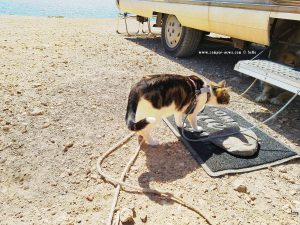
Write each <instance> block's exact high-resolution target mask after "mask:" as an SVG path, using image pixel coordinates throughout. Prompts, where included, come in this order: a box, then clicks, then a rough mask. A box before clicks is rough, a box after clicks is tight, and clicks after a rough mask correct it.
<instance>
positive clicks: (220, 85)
mask: <svg viewBox="0 0 300 225" xmlns="http://www.w3.org/2000/svg"><path fill="white" fill-rule="evenodd" d="M218 86H219V87H220V88H224V87H225V86H226V81H225V80H222V81H220V82H219V83H218Z"/></svg>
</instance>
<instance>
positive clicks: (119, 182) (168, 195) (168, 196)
mask: <svg viewBox="0 0 300 225" xmlns="http://www.w3.org/2000/svg"><path fill="white" fill-rule="evenodd" d="M134 134H135V133H131V134H129V135H128V136H126V137H125V138H124V139H122V140H121V141H119V142H118V143H117V144H115V145H114V146H112V147H111V148H110V149H109V150H107V151H106V152H105V153H104V154H103V155H102V156H101V157H99V158H98V160H97V164H96V166H97V170H98V172H99V173H100V175H101V176H102V177H104V178H105V179H106V180H107V181H109V182H111V183H113V184H115V185H117V186H116V189H115V194H114V198H113V202H112V205H111V210H110V213H109V217H108V219H107V222H106V225H111V224H112V219H113V215H114V212H115V207H116V204H117V201H118V196H119V193H120V188H121V187H123V188H124V187H127V188H130V189H134V190H135V191H137V192H139V193H143V194H145V193H147V194H155V195H158V196H160V197H164V198H166V199H169V200H173V201H174V202H177V203H179V204H181V205H182V206H185V207H186V208H188V209H190V210H192V211H194V212H195V213H197V214H198V215H200V216H201V217H202V218H203V219H204V220H205V221H206V222H207V223H208V224H210V225H211V224H213V223H212V222H211V221H210V220H209V219H208V218H207V217H206V216H204V214H203V213H202V212H201V211H200V210H199V209H197V208H195V207H194V206H193V205H191V204H189V203H187V202H185V201H184V200H183V199H181V198H180V197H177V196H174V195H173V194H171V193H169V192H164V191H158V190H152V189H149V188H141V187H139V186H135V185H132V184H128V183H126V182H124V180H125V175H126V173H127V172H128V171H129V169H130V167H131V166H132V164H133V163H134V162H135V160H136V158H137V156H138V154H139V152H140V149H141V145H142V144H143V142H142V143H140V145H139V147H138V148H137V149H136V151H135V154H134V156H133V157H132V158H131V160H130V161H129V162H128V164H127V165H126V168H125V169H124V171H123V173H122V175H121V179H120V180H118V179H115V178H113V177H111V176H110V175H109V174H106V173H105V172H104V171H103V169H102V167H101V164H102V162H103V161H104V160H105V159H106V158H107V157H108V156H109V155H110V154H111V153H113V152H114V151H116V150H117V149H119V148H120V147H121V146H122V145H124V144H125V143H127V142H128V141H129V140H130V139H131V138H132V137H133V135H134Z"/></svg>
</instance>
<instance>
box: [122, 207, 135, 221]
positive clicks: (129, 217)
mask: <svg viewBox="0 0 300 225" xmlns="http://www.w3.org/2000/svg"><path fill="white" fill-rule="evenodd" d="M120 220H121V222H122V223H128V222H133V211H132V210H131V209H128V208H123V209H122V210H121V212H120Z"/></svg>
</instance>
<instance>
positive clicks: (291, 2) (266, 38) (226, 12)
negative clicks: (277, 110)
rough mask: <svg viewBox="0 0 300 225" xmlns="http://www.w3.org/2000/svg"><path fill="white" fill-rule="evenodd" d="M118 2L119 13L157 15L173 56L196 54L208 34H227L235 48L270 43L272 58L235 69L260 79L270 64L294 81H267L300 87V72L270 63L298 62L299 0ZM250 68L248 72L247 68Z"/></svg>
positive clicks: (143, 16)
mask: <svg viewBox="0 0 300 225" xmlns="http://www.w3.org/2000/svg"><path fill="white" fill-rule="evenodd" d="M116 4H117V7H118V8H119V9H121V10H122V11H123V12H128V13H133V14H136V15H139V16H140V17H142V18H145V19H147V18H151V17H155V18H156V24H155V26H157V27H161V28H162V31H161V40H162V45H163V47H164V49H165V51H166V52H167V53H169V54H171V55H173V56H175V57H187V56H190V55H193V54H194V53H196V52H197V50H198V47H199V45H200V46H201V39H203V37H204V35H206V34H208V33H217V34H221V35H225V36H228V37H231V39H230V40H231V42H232V44H233V45H234V47H236V48H240V49H246V48H247V47H248V46H249V44H251V43H256V44H260V45H264V46H269V47H270V51H269V53H268V54H269V55H268V57H269V59H271V60H272V61H273V62H272V63H271V62H270V63H269V62H265V61H264V62H259V63H258V62H255V63H256V64H255V65H254V64H253V65H252V62H247V63H246V62H244V64H243V62H242V63H240V64H239V65H237V67H236V70H239V71H240V72H243V73H246V74H248V75H251V76H254V77H256V78H259V79H262V78H263V77H260V75H257V71H258V70H259V69H262V70H265V69H264V68H269V71H270V68H271V67H272V68H271V70H272V71H275V70H276V71H277V74H276V76H281V77H282V76H285V77H286V78H287V79H290V78H291V77H292V78H291V79H292V81H291V82H289V83H290V84H289V85H285V84H282V83H278V82H277V81H276V82H277V83H276V82H275V83H274V82H273V81H272V82H270V83H273V84H275V85H277V86H280V87H283V88H285V89H288V90H291V84H292V85H294V86H293V88H292V90H294V91H293V92H295V93H296V91H298V90H299V89H300V78H299V71H294V70H293V71H292V70H289V68H282V67H281V65H280V64H278V65H276V64H274V61H275V62H278V63H283V62H284V63H285V62H287V64H288V65H289V66H291V68H293V67H298V68H299V67H300V56H299V55H300V0H116ZM246 64H248V65H246ZM244 66H246V67H247V68H245V67H244ZM242 67H244V68H242ZM250 67H253V68H252V72H249V71H247V70H249V69H250V70H251V68H250ZM275 67H276V68H275ZM258 68H259V69H258ZM253 71H254V72H253ZM282 71H283V72H282ZM258 72H261V71H258ZM266 73H268V74H269V72H266V71H263V72H261V75H262V76H265V75H266ZM291 74H292V75H291ZM273 75H274V74H273ZM272 79H273V78H272ZM272 79H271V80H272ZM264 80H266V81H267V79H266V78H264ZM281 80H282V79H281ZM268 82H269V81H268ZM295 85H296V86H295Z"/></svg>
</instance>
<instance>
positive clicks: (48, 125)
mask: <svg viewBox="0 0 300 225" xmlns="http://www.w3.org/2000/svg"><path fill="white" fill-rule="evenodd" d="M50 125H51V123H44V124H43V126H42V128H48V127H50Z"/></svg>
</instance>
